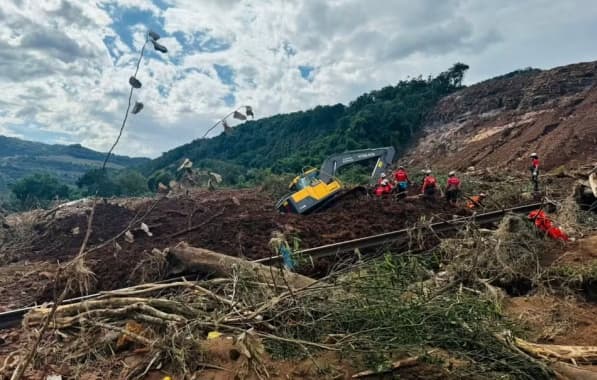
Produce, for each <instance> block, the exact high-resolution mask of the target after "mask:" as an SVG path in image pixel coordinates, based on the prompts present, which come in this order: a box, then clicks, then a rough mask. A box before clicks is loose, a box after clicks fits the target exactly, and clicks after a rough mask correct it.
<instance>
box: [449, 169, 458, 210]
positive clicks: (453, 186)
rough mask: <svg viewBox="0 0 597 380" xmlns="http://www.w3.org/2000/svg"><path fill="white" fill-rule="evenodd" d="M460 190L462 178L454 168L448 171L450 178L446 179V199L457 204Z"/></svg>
mask: <svg viewBox="0 0 597 380" xmlns="http://www.w3.org/2000/svg"><path fill="white" fill-rule="evenodd" d="M459 192H460V179H458V177H456V172H455V171H453V170H452V171H451V172H450V173H448V180H447V181H446V201H447V202H448V203H449V204H450V205H452V206H456V201H457V200H458V193H459Z"/></svg>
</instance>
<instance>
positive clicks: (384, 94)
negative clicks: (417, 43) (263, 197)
mask: <svg viewBox="0 0 597 380" xmlns="http://www.w3.org/2000/svg"><path fill="white" fill-rule="evenodd" d="M467 69H468V66H466V65H464V64H455V65H454V66H453V67H452V68H450V69H449V70H447V71H446V72H443V73H441V74H439V75H438V76H436V77H429V78H425V79H424V78H421V77H419V78H414V79H411V80H408V81H402V82H399V83H398V84H397V85H395V86H388V87H385V88H383V89H381V90H378V91H372V92H370V93H367V94H364V95H361V96H360V97H358V98H357V99H355V100H354V101H353V102H351V103H350V104H349V105H348V106H345V105H342V104H336V105H333V106H318V107H316V108H314V109H312V110H309V111H301V112H295V113H291V114H286V115H276V116H272V117H268V118H263V119H260V120H256V121H248V122H246V123H244V124H243V125H241V126H239V127H237V128H235V129H234V131H233V132H232V133H231V134H224V133H222V134H221V135H219V136H217V137H214V138H210V139H199V140H195V141H193V142H191V143H189V144H186V145H183V146H180V147H178V148H175V149H173V150H171V151H169V152H166V153H164V154H163V155H162V156H161V157H159V158H157V159H155V160H153V161H152V162H151V163H150V164H149V165H147V166H146V174H148V175H150V174H152V173H153V174H154V175H157V173H158V172H160V171H173V170H175V168H176V167H177V166H178V164H179V163H180V162H181V161H182V159H184V158H189V159H191V160H192V161H193V162H194V163H195V166H199V167H207V168H209V169H212V170H215V171H218V172H220V173H222V174H224V179H225V180H227V182H228V183H229V184H232V185H234V184H236V182H240V181H242V178H244V177H245V176H247V175H250V174H251V169H271V170H272V171H274V172H277V173H283V172H298V171H300V170H301V168H302V167H303V166H306V165H319V164H320V163H321V161H322V160H323V158H324V157H326V156H327V155H329V154H331V153H333V152H338V151H344V150H351V149H359V148H369V147H375V146H387V145H393V146H395V147H396V148H397V149H398V151H400V150H404V149H406V147H407V146H408V145H409V144H410V143H411V141H412V139H413V138H414V137H415V136H416V135H417V133H418V131H419V128H420V126H421V125H422V123H423V121H424V118H425V116H426V115H427V113H428V112H429V111H431V110H432V109H433V107H434V106H435V104H436V102H437V101H438V100H439V99H441V98H442V97H443V96H446V95H448V94H450V93H452V92H454V91H456V90H458V89H459V88H461V87H462V85H461V82H462V79H463V76H464V73H465V71H466V70H467Z"/></svg>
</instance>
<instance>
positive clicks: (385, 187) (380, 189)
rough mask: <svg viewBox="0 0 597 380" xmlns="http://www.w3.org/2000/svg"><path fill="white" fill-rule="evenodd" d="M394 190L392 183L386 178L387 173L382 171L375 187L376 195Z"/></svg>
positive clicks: (379, 195)
mask: <svg viewBox="0 0 597 380" xmlns="http://www.w3.org/2000/svg"><path fill="white" fill-rule="evenodd" d="M391 192H392V184H391V183H390V181H389V180H388V179H387V178H386V173H381V174H380V175H379V179H378V180H377V187H376V188H375V195H377V196H378V197H381V196H382V195H384V194H390V193H391Z"/></svg>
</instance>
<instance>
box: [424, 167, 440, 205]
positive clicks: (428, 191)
mask: <svg viewBox="0 0 597 380" xmlns="http://www.w3.org/2000/svg"><path fill="white" fill-rule="evenodd" d="M436 187H437V180H436V179H435V177H434V176H432V175H431V170H426V171H425V178H424V179H423V187H422V188H421V194H423V196H424V197H425V198H426V199H429V200H434V199H435V190H436Z"/></svg>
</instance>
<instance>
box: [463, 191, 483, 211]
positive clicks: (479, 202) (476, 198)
mask: <svg viewBox="0 0 597 380" xmlns="http://www.w3.org/2000/svg"><path fill="white" fill-rule="evenodd" d="M485 198H487V194H485V193H483V192H481V193H479V195H473V196H472V197H470V198H468V201H466V207H467V208H469V209H471V210H473V209H476V208H478V207H485V205H483V200H484V199H485Z"/></svg>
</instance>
